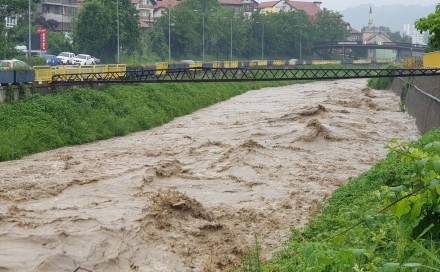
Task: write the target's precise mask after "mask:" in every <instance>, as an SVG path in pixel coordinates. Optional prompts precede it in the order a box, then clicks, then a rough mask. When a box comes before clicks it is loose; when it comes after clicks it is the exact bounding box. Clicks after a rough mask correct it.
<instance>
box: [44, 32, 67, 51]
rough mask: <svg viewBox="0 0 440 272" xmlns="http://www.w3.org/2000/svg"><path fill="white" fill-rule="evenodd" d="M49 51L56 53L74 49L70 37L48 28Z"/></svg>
mask: <svg viewBox="0 0 440 272" xmlns="http://www.w3.org/2000/svg"><path fill="white" fill-rule="evenodd" d="M47 51H48V52H50V53H53V54H55V55H57V54H59V53H60V52H63V51H68V52H69V51H72V44H71V43H70V39H69V38H68V37H66V35H65V34H64V33H63V32H55V31H50V30H47Z"/></svg>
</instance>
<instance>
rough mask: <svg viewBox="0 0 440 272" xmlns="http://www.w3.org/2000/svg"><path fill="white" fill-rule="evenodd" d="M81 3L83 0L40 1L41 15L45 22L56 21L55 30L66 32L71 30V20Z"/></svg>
mask: <svg viewBox="0 0 440 272" xmlns="http://www.w3.org/2000/svg"><path fill="white" fill-rule="evenodd" d="M82 2H83V0H42V1H41V10H42V15H43V17H44V19H46V21H49V20H54V21H56V22H57V23H58V25H57V27H56V29H57V30H61V31H68V30H70V29H71V23H72V19H73V17H74V16H75V14H76V12H77V10H78V8H79V7H80V6H81V4H82Z"/></svg>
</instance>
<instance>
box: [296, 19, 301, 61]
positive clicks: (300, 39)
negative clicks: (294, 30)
mask: <svg viewBox="0 0 440 272" xmlns="http://www.w3.org/2000/svg"><path fill="white" fill-rule="evenodd" d="M295 26H296V27H298V28H299V60H300V61H302V28H301V26H299V25H295Z"/></svg>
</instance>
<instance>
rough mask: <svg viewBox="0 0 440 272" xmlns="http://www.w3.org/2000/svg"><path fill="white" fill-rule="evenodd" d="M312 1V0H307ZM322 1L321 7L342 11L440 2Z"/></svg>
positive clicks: (388, 0) (407, 0)
mask: <svg viewBox="0 0 440 272" xmlns="http://www.w3.org/2000/svg"><path fill="white" fill-rule="evenodd" d="M307 1H310V2H312V0H307ZM320 1H321V2H322V5H321V8H327V9H331V10H337V11H342V10H344V9H346V8H350V7H355V6H358V5H362V4H367V5H374V6H384V5H394V4H402V5H420V6H429V5H435V4H437V3H439V0H420V1H417V0H386V1H384V0H350V1H347V0H320Z"/></svg>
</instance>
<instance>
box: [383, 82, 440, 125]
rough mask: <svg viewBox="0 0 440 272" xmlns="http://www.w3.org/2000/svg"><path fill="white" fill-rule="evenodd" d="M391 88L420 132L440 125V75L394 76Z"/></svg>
mask: <svg viewBox="0 0 440 272" xmlns="http://www.w3.org/2000/svg"><path fill="white" fill-rule="evenodd" d="M391 89H392V90H393V91H394V92H395V93H397V94H398V95H399V96H400V98H401V102H402V103H404V105H405V108H406V110H407V111H408V114H409V115H411V116H413V117H414V118H415V119H416V125H417V128H418V129H419V131H420V132H421V133H422V134H423V133H425V132H427V131H429V130H431V129H433V128H438V127H440V76H432V77H415V78H407V79H403V78H395V79H394V80H393V83H392V84H391Z"/></svg>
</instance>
